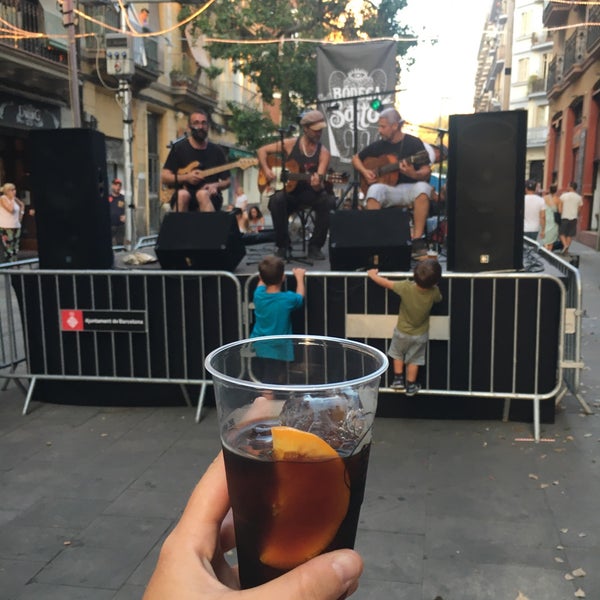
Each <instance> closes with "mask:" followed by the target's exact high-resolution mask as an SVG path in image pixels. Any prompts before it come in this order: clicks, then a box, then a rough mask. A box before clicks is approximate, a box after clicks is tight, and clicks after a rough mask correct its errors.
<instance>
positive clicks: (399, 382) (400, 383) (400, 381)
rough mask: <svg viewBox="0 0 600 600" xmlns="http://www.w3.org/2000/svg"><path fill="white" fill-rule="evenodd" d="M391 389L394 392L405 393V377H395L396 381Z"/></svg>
mask: <svg viewBox="0 0 600 600" xmlns="http://www.w3.org/2000/svg"><path fill="white" fill-rule="evenodd" d="M390 387H391V388H392V389H393V390H402V391H404V375H394V381H392V384H391V385H390Z"/></svg>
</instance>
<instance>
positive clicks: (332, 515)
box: [260, 427, 350, 570]
mask: <svg viewBox="0 0 600 600" xmlns="http://www.w3.org/2000/svg"><path fill="white" fill-rule="evenodd" d="M271 431H272V435H273V456H274V458H275V461H276V462H275V475H276V480H277V482H276V487H277V489H276V491H275V494H274V498H273V503H272V506H271V511H272V513H271V514H272V518H271V523H270V526H269V528H268V530H267V531H266V535H265V537H264V542H263V544H262V547H261V551H260V560H261V562H262V563H263V564H266V565H269V566H271V567H274V568H276V569H285V570H287V569H292V568H294V567H296V566H298V565H299V564H301V563H303V562H305V561H307V560H308V559H309V558H312V557H313V556H317V554H320V553H321V552H323V550H325V548H327V546H328V545H329V544H330V543H331V541H332V540H333V538H334V537H335V534H336V533H337V531H338V529H339V527H340V525H341V523H342V521H343V520H344V517H345V516H346V513H347V512H348V504H349V502H350V489H349V487H348V484H347V483H346V478H345V467H344V462H343V461H342V459H341V458H340V456H339V455H338V453H337V452H336V451H335V450H334V449H333V448H332V447H331V446H330V445H329V444H328V443H327V442H325V441H324V440H322V439H321V438H320V437H318V436H316V435H314V434H313V433H308V432H306V431H300V430H298V429H294V428H293V427H273V428H272V429H271Z"/></svg>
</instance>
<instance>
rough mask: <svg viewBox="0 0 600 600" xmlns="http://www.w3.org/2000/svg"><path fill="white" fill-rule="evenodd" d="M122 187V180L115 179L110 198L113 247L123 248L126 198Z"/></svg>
mask: <svg viewBox="0 0 600 600" xmlns="http://www.w3.org/2000/svg"><path fill="white" fill-rule="evenodd" d="M122 185H123V183H122V181H121V180H120V179H113V181H112V184H111V192H110V194H109V196H108V202H109V206H110V228H111V232H112V243H113V246H122V245H123V243H124V241H125V196H124V195H123V194H122V192H121V186H122Z"/></svg>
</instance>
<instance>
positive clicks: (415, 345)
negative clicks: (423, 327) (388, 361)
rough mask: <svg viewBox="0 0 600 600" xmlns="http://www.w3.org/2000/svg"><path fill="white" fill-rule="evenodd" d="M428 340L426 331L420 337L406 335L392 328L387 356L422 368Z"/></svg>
mask: <svg viewBox="0 0 600 600" xmlns="http://www.w3.org/2000/svg"><path fill="white" fill-rule="evenodd" d="M428 340H429V332H427V331H426V332H425V333H422V334H421V335H408V334H407V333H402V332H401V331H399V330H398V329H396V328H394V334H393V336H392V341H391V342H390V347H389V348H388V356H391V357H392V358H395V359H397V360H401V361H403V362H405V363H408V364H410V365H419V366H423V365H424V364H425V351H426V350H427V341H428Z"/></svg>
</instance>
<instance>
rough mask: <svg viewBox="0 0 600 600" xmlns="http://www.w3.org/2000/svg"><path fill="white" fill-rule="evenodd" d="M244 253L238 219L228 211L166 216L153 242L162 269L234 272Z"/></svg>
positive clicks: (183, 213) (172, 213)
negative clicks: (156, 238)
mask: <svg viewBox="0 0 600 600" xmlns="http://www.w3.org/2000/svg"><path fill="white" fill-rule="evenodd" d="M245 254H246V248H245V246H244V242H243V239H242V234H241V233H240V230H239V228H238V224H237V219H236V218H235V215H234V214H232V213H227V212H213V213H202V212H171V213H168V214H167V215H165V218H164V219H163V222H162V225H161V228H160V231H159V233H158V240H157V242H156V256H157V257H158V260H159V262H160V265H161V267H162V268H163V269H195V270H199V271H233V270H234V269H235V268H236V267H237V265H238V264H239V262H240V260H242V258H243V257H244V255H245Z"/></svg>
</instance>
